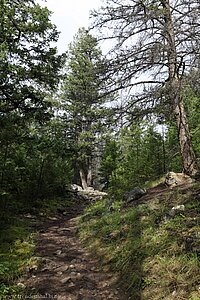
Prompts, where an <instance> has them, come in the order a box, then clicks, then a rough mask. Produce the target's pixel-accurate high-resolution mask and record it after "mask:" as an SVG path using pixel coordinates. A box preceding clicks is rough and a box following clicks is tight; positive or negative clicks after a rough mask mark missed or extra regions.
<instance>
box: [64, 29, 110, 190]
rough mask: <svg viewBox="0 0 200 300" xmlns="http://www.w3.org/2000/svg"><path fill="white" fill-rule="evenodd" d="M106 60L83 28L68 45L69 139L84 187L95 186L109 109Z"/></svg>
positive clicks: (67, 119) (67, 95) (67, 110)
mask: <svg viewBox="0 0 200 300" xmlns="http://www.w3.org/2000/svg"><path fill="white" fill-rule="evenodd" d="M105 68H106V61H105V59H104V58H103V56H102V53H101V50H100V48H99V47H98V44H97V40H96V38H94V37H93V36H91V35H90V34H89V33H88V31H87V30H86V29H85V28H80V29H79V31H78V33H77V35H76V36H75V38H74V41H73V42H72V43H71V44H70V45H69V51H68V65H67V74H66V78H65V81H64V85H63V102H64V106H63V108H64V110H65V119H66V130H67V132H68V133H67V134H68V138H70V139H71V141H72V143H73V144H74V151H75V157H74V159H75V165H76V167H77V169H78V173H79V175H80V180H81V184H82V187H83V188H84V189H86V188H87V187H88V186H91V185H92V172H93V171H92V168H93V165H92V163H93V158H94V157H95V155H97V153H98V151H97V141H98V138H99V137H100V136H101V132H102V130H103V127H105V125H106V119H107V117H108V116H109V112H110V109H108V108H106V107H105V105H104V104H105V102H106V98H105V97H104V96H103V89H104V88H105V85H106V82H105V80H104V73H105Z"/></svg>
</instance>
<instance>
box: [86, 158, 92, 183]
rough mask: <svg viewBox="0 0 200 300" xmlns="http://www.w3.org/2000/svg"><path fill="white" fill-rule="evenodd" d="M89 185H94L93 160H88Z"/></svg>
mask: <svg viewBox="0 0 200 300" xmlns="http://www.w3.org/2000/svg"><path fill="white" fill-rule="evenodd" d="M87 185H88V186H92V160H91V158H89V160H88V170H87Z"/></svg>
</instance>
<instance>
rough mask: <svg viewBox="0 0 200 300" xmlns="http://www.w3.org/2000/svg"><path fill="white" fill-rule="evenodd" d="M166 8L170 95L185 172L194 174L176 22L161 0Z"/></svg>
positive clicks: (195, 169)
mask: <svg viewBox="0 0 200 300" xmlns="http://www.w3.org/2000/svg"><path fill="white" fill-rule="evenodd" d="M161 3H162V6H163V9H164V16H165V18H164V20H165V25H166V26H165V28H166V45H167V55H168V74H169V91H168V92H169V97H170V100H171V107H172V112H173V114H174V116H175V119H176V126H177V130H178V138H179V145H180V153H181V157H182V165H183V172H184V173H186V174H187V175H194V174H195V173H196V172H197V163H196V157H195V153H194V151H193V147H192V142H191V137H190V130H189V126H188V121H187V116H186V112H185V107H184V103H183V99H182V95H181V93H182V76H183V74H181V75H180V74H179V69H180V63H183V61H181V62H179V63H178V61H177V50H176V42H175V33H174V24H173V20H172V14H171V8H170V3H169V0H161Z"/></svg>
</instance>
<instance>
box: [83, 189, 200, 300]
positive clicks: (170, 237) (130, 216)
mask: <svg viewBox="0 0 200 300" xmlns="http://www.w3.org/2000/svg"><path fill="white" fill-rule="evenodd" d="M197 191H199V185H196V186H194V187H193V188H192V189H189V190H186V191H181V190H179V189H178V188H176V189H174V190H171V191H169V192H167V193H165V194H162V195H161V197H159V196H158V197H154V198H151V199H148V201H146V202H145V203H143V204H139V205H134V206H132V207H124V206H123V203H122V202H120V201H113V203H112V205H110V204H109V201H108V200H106V199H104V200H101V201H98V202H96V203H94V204H92V205H91V206H90V207H89V208H87V209H86V211H85V214H84V215H83V216H82V218H81V220H80V238H81V240H82V241H83V242H84V244H85V245H87V246H88V247H89V248H90V250H91V251H92V252H94V254H98V256H99V257H100V258H101V259H102V264H106V265H107V266H109V268H110V269H111V270H113V271H115V272H118V273H119V274H120V281H122V282H123V285H124V287H125V288H126V289H127V290H128V291H129V294H130V299H134V300H136V299H137V300H160V299H165V300H171V299H176V300H199V299H200V286H199V282H200V272H199V261H198V256H199V251H200V244H199V241H200V235H199V234H200V232H199V219H198V212H199V200H198V199H197V197H196V193H197ZM180 204H181V205H184V207H185V208H184V210H183V211H180V212H177V213H176V214H175V215H173V216H172V215H170V211H171V209H172V207H173V206H176V205H180Z"/></svg>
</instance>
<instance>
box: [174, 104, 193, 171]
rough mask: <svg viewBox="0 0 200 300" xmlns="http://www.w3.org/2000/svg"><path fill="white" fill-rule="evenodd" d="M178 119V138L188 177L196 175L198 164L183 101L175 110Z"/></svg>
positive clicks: (184, 169)
mask: <svg viewBox="0 0 200 300" xmlns="http://www.w3.org/2000/svg"><path fill="white" fill-rule="evenodd" d="M174 114H175V117H176V125H177V128H178V137H179V144H180V152H181V157H182V164H183V172H184V173H185V174H187V175H195V173H196V172H197V170H198V168H197V163H196V157H195V153H194V151H193V147H192V142H191V137H190V130H189V126H188V122H187V117H186V112H185V108H184V103H183V101H182V100H180V101H179V103H178V104H177V105H176V107H175V108H174Z"/></svg>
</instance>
